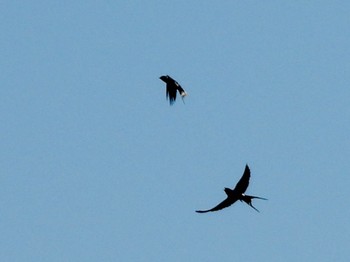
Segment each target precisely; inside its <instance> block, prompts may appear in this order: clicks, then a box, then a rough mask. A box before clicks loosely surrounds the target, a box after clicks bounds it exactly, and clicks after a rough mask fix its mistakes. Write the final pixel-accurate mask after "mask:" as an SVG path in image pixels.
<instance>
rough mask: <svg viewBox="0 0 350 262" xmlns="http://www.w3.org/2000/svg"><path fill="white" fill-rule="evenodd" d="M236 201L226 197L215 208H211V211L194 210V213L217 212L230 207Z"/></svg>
mask: <svg viewBox="0 0 350 262" xmlns="http://www.w3.org/2000/svg"><path fill="white" fill-rule="evenodd" d="M236 201H237V199H230V198H229V197H227V198H226V199H225V200H224V201H222V202H221V203H220V204H218V205H217V206H216V207H213V208H212V209H208V210H196V212H197V213H207V212H213V211H218V210H221V209H224V208H225V207H229V206H231V205H232V204H233V203H234V202H236Z"/></svg>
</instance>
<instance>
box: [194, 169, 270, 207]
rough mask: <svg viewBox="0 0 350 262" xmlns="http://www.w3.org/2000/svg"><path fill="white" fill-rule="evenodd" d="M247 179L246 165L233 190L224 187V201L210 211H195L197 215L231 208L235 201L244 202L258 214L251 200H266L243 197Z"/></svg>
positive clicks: (248, 170) (248, 175)
mask: <svg viewBox="0 0 350 262" xmlns="http://www.w3.org/2000/svg"><path fill="white" fill-rule="evenodd" d="M249 178H250V169H249V167H248V165H246V166H245V170H244V173H243V176H242V177H241V179H240V180H239V181H238V183H237V184H236V186H235V188H234V189H233V190H232V189H230V188H227V187H225V189H224V191H225V193H226V195H227V197H226V199H225V200H224V201H222V202H221V203H220V204H218V205H217V206H216V207H213V208H212V209H208V210H196V212H197V213H206V212H213V211H218V210H221V209H223V208H226V207H229V206H231V205H232V204H233V203H235V202H236V201H237V200H240V201H244V202H246V203H247V204H248V205H249V206H251V207H252V208H254V209H255V210H256V211H258V212H259V210H257V209H256V208H255V207H254V206H253V205H252V199H253V198H258V199H263V200H267V199H266V198H262V197H257V196H249V195H245V194H244V192H245V191H246V190H247V188H248V185H249Z"/></svg>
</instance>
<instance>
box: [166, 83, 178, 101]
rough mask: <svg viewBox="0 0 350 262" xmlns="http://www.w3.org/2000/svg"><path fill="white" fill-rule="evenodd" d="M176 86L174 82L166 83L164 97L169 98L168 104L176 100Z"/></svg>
mask: <svg viewBox="0 0 350 262" xmlns="http://www.w3.org/2000/svg"><path fill="white" fill-rule="evenodd" d="M176 92H177V89H176V86H175V85H174V83H167V84H166V98H167V99H169V102H170V105H172V104H174V102H175V100H176Z"/></svg>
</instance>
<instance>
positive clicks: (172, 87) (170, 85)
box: [159, 75, 187, 105]
mask: <svg viewBox="0 0 350 262" xmlns="http://www.w3.org/2000/svg"><path fill="white" fill-rule="evenodd" d="M159 78H160V79H161V80H163V81H164V82H165V83H166V98H167V99H169V102H170V105H173V104H174V102H175V100H176V92H177V91H179V93H180V96H181V98H182V101H183V99H184V97H185V96H187V93H186V91H185V90H184V89H183V88H182V87H181V86H180V84H179V83H178V82H176V81H175V80H174V79H172V78H171V77H170V76H168V75H166V76H161V77H159Z"/></svg>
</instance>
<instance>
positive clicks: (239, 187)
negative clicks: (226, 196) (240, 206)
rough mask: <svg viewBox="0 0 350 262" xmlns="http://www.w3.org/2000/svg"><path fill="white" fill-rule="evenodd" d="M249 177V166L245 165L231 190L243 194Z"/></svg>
mask: <svg viewBox="0 0 350 262" xmlns="http://www.w3.org/2000/svg"><path fill="white" fill-rule="evenodd" d="M249 179H250V169H249V166H248V165H246V166H245V169H244V173H243V175H242V177H241V179H240V180H239V181H238V183H237V184H236V186H235V188H234V189H233V191H236V192H237V193H239V194H243V193H244V192H245V191H246V190H247V188H248V186H249Z"/></svg>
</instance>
